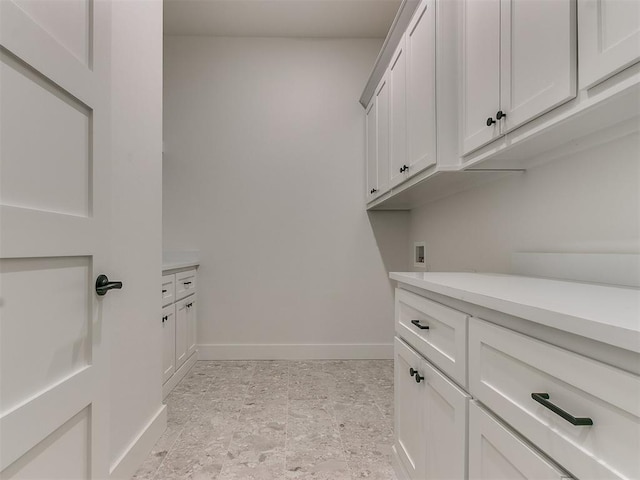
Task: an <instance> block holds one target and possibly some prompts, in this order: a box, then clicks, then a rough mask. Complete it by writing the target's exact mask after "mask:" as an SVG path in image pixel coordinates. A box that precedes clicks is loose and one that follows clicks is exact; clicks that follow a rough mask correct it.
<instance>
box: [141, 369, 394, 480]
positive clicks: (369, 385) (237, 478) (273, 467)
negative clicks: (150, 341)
mask: <svg viewBox="0 0 640 480" xmlns="http://www.w3.org/2000/svg"><path fill="white" fill-rule="evenodd" d="M166 403H167V406H168V409H169V422H168V423H169V424H168V428H167V430H166V431H165V433H164V434H163V435H162V437H161V438H160V440H159V441H158V443H157V444H156V446H155V448H154V450H153V452H152V453H151V455H150V456H149V457H148V458H147V460H146V461H145V463H144V464H143V465H142V467H141V468H140V470H139V471H138V473H137V474H136V476H135V477H134V478H136V479H144V480H151V479H153V480H172V479H198V480H205V479H206V480H209V479H216V480H231V479H234V480H254V479H255V480H257V479H260V480H271V479H278V480H280V479H283V480H289V479H318V480H352V479H357V478H369V479H375V480H393V479H394V478H395V477H394V475H393V472H392V469H391V444H392V438H393V432H392V429H393V361H391V360H350V361H307V362H286V361H274V362H266V361H265V362H198V363H197V364H196V366H195V367H194V368H193V370H192V371H191V372H190V373H189V374H188V375H187V376H186V377H185V378H184V380H183V381H182V382H181V383H180V384H179V385H178V386H177V387H176V388H175V389H174V391H173V392H172V393H171V394H170V395H169V396H168V397H167V399H166Z"/></svg>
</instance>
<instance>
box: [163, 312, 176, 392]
mask: <svg viewBox="0 0 640 480" xmlns="http://www.w3.org/2000/svg"><path fill="white" fill-rule="evenodd" d="M175 371H176V306H175V305H169V306H168V307H164V308H163V309H162V383H164V382H166V381H167V380H169V379H170V378H171V375H173V373H174V372H175Z"/></svg>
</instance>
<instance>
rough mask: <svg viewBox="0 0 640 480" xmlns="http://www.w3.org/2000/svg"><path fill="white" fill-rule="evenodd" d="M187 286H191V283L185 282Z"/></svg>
mask: <svg viewBox="0 0 640 480" xmlns="http://www.w3.org/2000/svg"><path fill="white" fill-rule="evenodd" d="M183 283H184V284H185V285H191V282H183Z"/></svg>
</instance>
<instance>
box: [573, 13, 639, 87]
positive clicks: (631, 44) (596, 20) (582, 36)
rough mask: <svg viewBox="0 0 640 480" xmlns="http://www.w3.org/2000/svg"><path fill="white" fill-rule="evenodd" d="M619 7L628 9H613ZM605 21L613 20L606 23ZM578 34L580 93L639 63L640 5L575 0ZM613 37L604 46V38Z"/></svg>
mask: <svg viewBox="0 0 640 480" xmlns="http://www.w3.org/2000/svg"><path fill="white" fill-rule="evenodd" d="M622 7H624V8H627V9H628V10H625V11H620V10H616V9H620V8H622ZM608 19H614V21H613V22H611V23H610V24H607V20H608ZM634 19H635V22H634ZM623 22H624V24H623ZM612 30H613V31H612ZM578 31H579V37H578V42H579V45H578V46H579V56H580V58H579V64H578V68H579V73H580V75H579V80H580V89H581V90H583V89H588V88H591V87H593V86H595V85H597V84H598V83H600V82H602V81H604V80H606V79H607V78H609V77H612V76H613V75H615V74H616V73H619V72H620V71H622V70H624V69H625V68H627V67H629V66H631V65H633V64H634V63H637V62H638V61H640V4H639V3H638V2H637V1H634V0H630V1H628V2H615V1H610V0H578ZM614 34H615V40H614V41H612V42H611V43H610V44H609V45H606V44H605V39H608V38H612V37H614Z"/></svg>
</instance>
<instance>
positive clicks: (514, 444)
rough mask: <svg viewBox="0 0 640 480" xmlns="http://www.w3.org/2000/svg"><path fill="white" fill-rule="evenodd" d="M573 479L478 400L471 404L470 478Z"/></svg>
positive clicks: (477, 479) (490, 479)
mask: <svg viewBox="0 0 640 480" xmlns="http://www.w3.org/2000/svg"><path fill="white" fill-rule="evenodd" d="M495 478H523V479H528V478H530V479H540V478H545V479H558V480H560V479H570V478H571V477H570V476H569V475H567V474H565V473H564V472H563V471H562V470H560V469H559V468H558V467H556V466H555V465H553V464H552V463H551V462H549V460H547V459H546V458H544V457H542V456H541V455H540V454H539V453H537V452H536V451H535V450H533V449H532V448H531V447H530V446H528V445H527V444H526V443H525V442H523V441H522V440H521V439H520V438H518V436H517V435H516V434H515V433H513V432H511V431H510V430H509V429H508V428H507V427H506V426H504V425H503V424H502V422H500V421H499V420H497V419H496V418H494V417H493V416H492V415H491V414H489V413H488V412H487V411H486V410H484V409H483V408H482V407H481V406H479V405H478V404H477V403H475V402H470V404H469V480H480V479H483V480H493V479H495Z"/></svg>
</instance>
